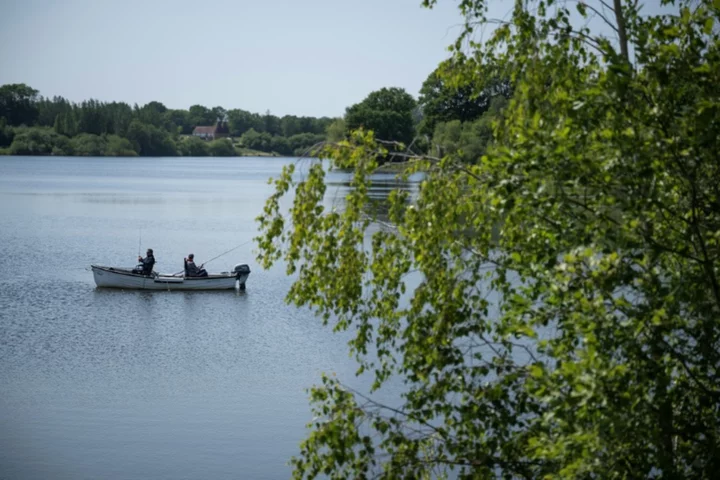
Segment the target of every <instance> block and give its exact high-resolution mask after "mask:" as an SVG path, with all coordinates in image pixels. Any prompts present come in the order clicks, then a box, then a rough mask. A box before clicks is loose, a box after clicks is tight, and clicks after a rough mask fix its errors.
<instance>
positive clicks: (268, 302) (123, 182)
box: [0, 157, 415, 480]
mask: <svg viewBox="0 0 720 480" xmlns="http://www.w3.org/2000/svg"><path fill="white" fill-rule="evenodd" d="M288 161H289V160H288V159H273V158H229V159H215V158H211V159H206V158H202V159H193V158H172V159H113V158H103V159H92V158H58V157H44V158H33V157H24V158H17V157H0V244H2V245H3V249H4V251H5V252H9V254H10V255H9V258H7V259H6V260H7V261H9V262H11V264H9V265H7V266H6V267H7V268H11V269H12V275H3V276H0V305H2V308H0V391H1V392H2V395H0V479H46V478H52V479H59V480H63V479H80V478H102V479H108V480H113V479H130V478H153V479H177V478H184V479H206V478H212V479H226V478H227V479H230V478H253V479H264V478H267V479H274V478H287V477H288V476H289V467H288V466H287V460H288V459H289V457H290V456H292V455H294V454H296V453H297V452H298V442H299V441H300V440H301V439H302V438H303V436H304V434H305V424H306V423H307V422H308V421H310V411H309V407H308V404H307V395H306V393H305V389H306V388H307V387H308V386H310V385H312V384H313V383H316V382H318V380H319V376H320V372H322V371H327V372H336V373H337V375H338V376H339V377H340V378H342V379H344V380H345V381H347V383H350V384H351V385H353V386H355V387H357V388H360V389H363V388H366V387H367V385H368V382H369V380H368V379H362V378H361V379H355V378H354V376H353V374H354V372H355V370H356V365H355V364H354V362H353V361H352V360H351V359H349V358H348V356H347V349H346V346H345V341H346V340H347V338H348V337H347V336H346V335H343V334H340V335H337V334H333V333H332V332H331V330H330V329H328V328H324V327H322V325H321V323H320V322H319V321H318V320H317V319H315V318H314V317H313V316H312V315H311V314H310V313H309V312H307V311H305V310H299V309H295V308H291V307H289V306H287V305H286V304H285V303H284V301H283V299H284V296H285V294H286V292H287V290H288V288H289V285H290V283H291V281H292V279H291V278H288V277H286V275H285V271H284V268H283V266H282V265H279V266H278V267H277V268H274V269H272V270H270V271H267V272H266V271H262V270H261V269H260V268H259V266H257V265H256V264H255V263H254V262H253V259H254V254H253V251H252V249H253V246H252V244H248V245H247V246H245V247H242V248H240V249H238V250H236V251H234V252H232V253H231V254H229V255H226V256H224V257H221V258H219V259H217V260H215V261H213V262H211V263H210V264H209V265H207V268H208V269H209V270H210V271H226V270H230V269H231V268H232V266H233V265H234V264H236V263H248V264H250V268H251V269H252V272H253V273H252V274H251V275H250V278H249V280H248V283H247V285H248V286H247V290H246V291H227V292H166V291H159V292H134V291H118V290H105V289H102V290H99V289H96V288H95V285H94V283H93V278H92V273H91V272H89V271H88V270H87V267H88V266H89V265H90V264H91V263H99V264H109V265H130V264H133V262H134V261H135V259H136V257H137V254H138V252H139V251H143V252H144V249H145V248H147V247H151V248H153V249H154V250H155V256H156V258H157V261H158V263H157V265H156V270H158V271H161V272H175V271H178V270H179V269H182V259H183V258H184V257H185V256H187V254H188V253H190V252H193V253H195V258H196V259H197V260H198V261H199V262H200V263H203V262H204V261H206V260H207V259H210V258H212V257H214V256H216V255H218V254H220V253H221V252H225V251H227V250H230V249H231V248H233V247H235V246H237V245H239V244H242V243H244V242H247V241H249V240H251V239H252V238H253V237H254V236H255V235H256V234H257V231H256V223H255V221H254V218H255V217H256V216H257V215H258V214H259V213H260V211H261V209H262V207H263V204H264V200H265V198H266V197H267V196H268V195H269V194H270V189H271V188H272V187H271V186H268V185H267V184H266V180H267V178H268V177H270V176H277V174H278V173H279V172H280V169H281V168H282V166H283V165H284V164H286V163H287V162H288ZM140 174H142V175H140ZM140 176H141V177H142V178H143V180H142V181H139V180H138V177H140ZM328 179H329V180H330V183H331V186H330V187H329V189H328V201H332V202H336V203H337V204H338V205H343V204H344V203H343V202H344V196H345V195H346V194H347V192H348V183H349V181H348V179H349V177H348V174H347V173H343V172H332V173H330V174H329V176H328ZM393 181H394V180H393V179H392V176H391V175H389V176H378V177H377V178H376V180H375V183H374V186H373V190H372V195H373V198H376V199H377V201H378V202H379V203H378V205H379V207H378V208H379V209H380V211H382V208H383V207H382V205H383V199H384V198H386V196H387V192H388V191H389V190H390V188H392V187H393V186H394V184H393V183H392V182H393ZM407 188H409V189H413V188H415V187H414V186H413V185H412V184H409V185H407Z"/></svg>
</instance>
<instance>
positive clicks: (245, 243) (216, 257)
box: [173, 240, 252, 276]
mask: <svg viewBox="0 0 720 480" xmlns="http://www.w3.org/2000/svg"><path fill="white" fill-rule="evenodd" d="M250 242H252V240H248V241H247V242H243V243H241V244H240V245H238V246H236V247H233V248H231V249H230V250H227V251H225V252H223V253H221V254H220V255H217V256H215V257H213V258H211V259H210V260H208V261H206V262H203V263H202V265H203V266H205V265H207V264H208V263H210V262H212V261H213V260H217V259H218V258H220V257H222V256H223V255H227V254H228V253H230V252H233V251H235V250H237V249H238V248H240V247H242V246H244V245H247V244H248V243H250ZM184 272H185V270H184V269H183V270H180V271H179V272H177V273H173V276H176V275H180V274H181V273H184Z"/></svg>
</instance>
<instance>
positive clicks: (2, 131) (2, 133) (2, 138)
mask: <svg viewBox="0 0 720 480" xmlns="http://www.w3.org/2000/svg"><path fill="white" fill-rule="evenodd" d="M14 137H15V131H14V130H13V128H12V127H11V126H9V125H8V124H7V120H5V118H4V117H0V147H7V146H9V145H10V144H11V143H12V141H13V138H14Z"/></svg>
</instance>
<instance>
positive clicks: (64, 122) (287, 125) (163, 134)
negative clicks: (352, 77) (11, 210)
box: [0, 84, 331, 156]
mask: <svg viewBox="0 0 720 480" xmlns="http://www.w3.org/2000/svg"><path fill="white" fill-rule="evenodd" d="M0 119H2V121H3V122H5V123H3V126H2V127H0V146H2V145H3V142H4V144H5V145H9V144H10V143H11V142H12V136H13V135H14V133H13V130H12V126H16V127H17V126H21V125H24V126H41V127H52V128H53V130H54V131H55V133H57V134H59V135H63V136H66V137H69V138H73V137H76V136H79V135H84V134H91V135H94V137H87V136H83V137H82V138H80V139H77V140H76V143H78V144H82V148H80V149H79V150H78V155H80V154H82V155H87V154H88V153H80V152H88V151H92V152H93V153H92V154H93V155H95V154H99V153H98V152H100V151H101V150H100V147H101V145H99V143H98V142H100V143H101V142H103V141H105V140H103V139H108V138H110V136H111V135H113V136H119V137H123V138H126V139H128V140H129V142H130V143H129V144H128V143H125V142H122V145H121V144H118V143H117V140H114V143H113V147H112V148H111V149H110V150H109V151H121V152H123V153H122V155H132V154H133V153H132V152H135V154H137V152H138V151H139V152H140V154H141V155H154V156H157V155H177V154H183V155H187V154H188V152H187V148H191V149H192V150H193V152H194V153H193V155H194V156H199V155H210V149H209V148H208V147H209V145H207V144H204V145H202V146H200V144H198V143H196V142H193V143H191V144H184V143H180V144H179V148H180V151H178V149H177V148H176V147H175V146H174V145H172V144H174V143H175V141H176V140H177V136H178V135H189V134H191V133H192V131H193V129H194V128H195V127H196V126H212V125H218V127H219V128H220V129H221V131H222V133H228V134H230V135H231V136H235V137H239V136H241V135H244V134H245V133H248V132H249V131H250V130H253V132H255V133H259V134H261V136H260V137H258V136H257V135H255V133H251V134H250V135H249V137H248V139H249V140H248V141H249V142H250V143H252V144H253V145H255V147H253V148H258V149H259V150H262V151H266V152H280V153H282V154H283V155H292V154H293V153H294V152H295V151H302V152H304V151H305V150H306V149H307V148H308V147H309V146H311V145H313V144H315V143H317V142H319V141H321V140H323V139H324V132H325V129H326V128H327V126H328V125H329V124H330V122H331V119H329V118H327V117H321V118H315V117H297V116H294V115H286V116H284V117H282V118H279V117H277V116H275V115H272V114H271V113H270V112H269V111H268V112H266V113H265V115H260V114H257V113H251V112H247V111H245V110H240V109H234V110H229V111H228V110H225V109H224V108H223V107H221V106H216V107H213V108H208V107H205V106H202V105H193V106H191V107H190V109H189V110H182V109H174V110H173V109H168V108H167V107H166V106H165V105H163V104H162V103H160V102H157V101H152V102H149V103H147V104H145V105H143V106H138V105H135V106H134V107H131V106H130V105H128V104H127V103H123V102H111V103H106V102H101V101H99V100H94V99H89V100H86V101H83V102H81V103H79V104H77V103H72V102H70V101H68V100H67V99H65V98H63V97H59V96H56V97H53V98H52V99H51V98H46V97H38V92H37V90H34V89H32V88H30V87H28V86H27V85H22V84H20V85H4V86H2V87H0ZM133 122H135V125H134V126H133V129H132V131H130V125H131V124H132V123H133ZM138 124H139V125H142V128H139V127H138ZM150 127H152V128H150ZM319 135H322V136H323V138H319ZM95 137H102V139H98V138H95ZM89 139H93V140H89ZM88 142H95V143H96V145H94V147H92V148H91V146H90V144H89V143H88ZM128 145H130V147H128ZM63 148H64V147H63ZM216 153H218V154H221V153H222V154H223V155H228V154H230V150H228V149H227V148H225V147H224V146H219V147H217V148H216Z"/></svg>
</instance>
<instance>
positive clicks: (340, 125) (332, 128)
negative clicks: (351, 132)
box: [325, 118, 347, 142]
mask: <svg viewBox="0 0 720 480" xmlns="http://www.w3.org/2000/svg"><path fill="white" fill-rule="evenodd" d="M346 131H347V127H346V126H345V120H343V119H342V118H336V119H335V120H334V121H333V122H332V123H331V124H330V125H328V127H327V130H325V134H326V135H327V141H328V142H339V141H340V140H342V139H343V138H345V132H346Z"/></svg>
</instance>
